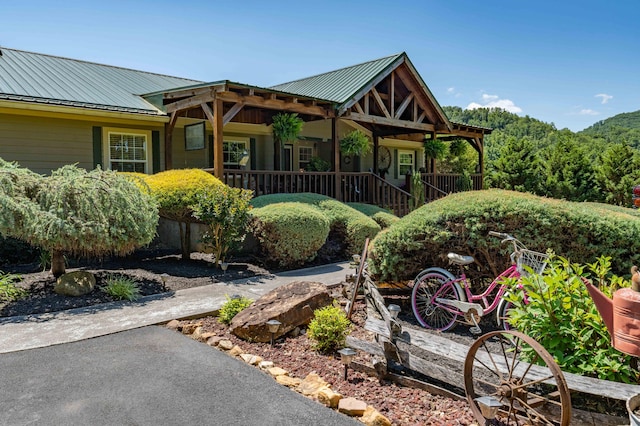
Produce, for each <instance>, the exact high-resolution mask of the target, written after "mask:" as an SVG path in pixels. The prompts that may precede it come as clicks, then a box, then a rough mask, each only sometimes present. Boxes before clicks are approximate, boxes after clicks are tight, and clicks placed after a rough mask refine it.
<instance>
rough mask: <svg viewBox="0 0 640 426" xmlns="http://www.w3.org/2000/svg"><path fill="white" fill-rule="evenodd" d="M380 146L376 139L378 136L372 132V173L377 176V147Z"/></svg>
mask: <svg viewBox="0 0 640 426" xmlns="http://www.w3.org/2000/svg"><path fill="white" fill-rule="evenodd" d="M379 145H380V141H379V139H378V134H377V133H376V132H375V131H374V132H373V173H374V174H376V175H377V174H378V147H379Z"/></svg>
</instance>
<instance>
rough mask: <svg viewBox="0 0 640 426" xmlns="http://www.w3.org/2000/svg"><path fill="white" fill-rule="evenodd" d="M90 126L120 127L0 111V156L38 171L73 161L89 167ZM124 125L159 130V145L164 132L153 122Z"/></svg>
mask: <svg viewBox="0 0 640 426" xmlns="http://www.w3.org/2000/svg"><path fill="white" fill-rule="evenodd" d="M93 126H100V127H122V125H114V124H110V123H108V122H106V121H99V122H98V121H96V122H95V123H94V122H90V121H82V120H65V119H59V118H46V117H33V116H22V115H13V114H0V157H1V158H3V159H4V160H7V161H17V162H18V163H19V164H20V165H21V166H23V167H27V168H29V169H31V170H33V171H34V172H36V173H41V174H49V173H51V170H54V169H57V168H60V167H62V166H63V165H65V164H76V163H77V164H78V166H79V167H82V168H85V169H92V168H93V131H92V128H93ZM126 127H127V128H138V129H145V130H160V131H161V136H160V141H161V143H160V145H161V148H162V145H163V143H162V141H163V140H164V139H163V134H164V132H163V131H162V127H159V126H158V125H157V124H155V125H150V126H144V125H127V126H126ZM149 142H151V141H149ZM161 163H163V162H161Z"/></svg>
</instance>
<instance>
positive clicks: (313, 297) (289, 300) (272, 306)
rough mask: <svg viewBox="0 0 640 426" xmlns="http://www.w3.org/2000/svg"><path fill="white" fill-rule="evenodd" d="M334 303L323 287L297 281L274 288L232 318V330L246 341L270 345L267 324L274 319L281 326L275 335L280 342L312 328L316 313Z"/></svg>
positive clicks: (320, 284)
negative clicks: (300, 329) (308, 326)
mask: <svg viewBox="0 0 640 426" xmlns="http://www.w3.org/2000/svg"><path fill="white" fill-rule="evenodd" d="M331 302H332V299H331V296H330V295H329V292H328V291H327V287H326V286H325V285H324V284H322V283H317V282H311V281H295V282H292V283H289V284H286V285H283V286H281V287H278V288H275V289H274V290H272V291H270V292H269V293H267V294H265V295H264V296H262V297H261V298H260V299H258V300H256V301H255V302H254V303H253V304H252V305H251V306H249V307H248V308H247V309H244V310H243V311H241V312H240V313H239V314H237V315H236V316H235V317H233V320H232V321H231V324H230V330H231V332H232V333H233V334H235V335H236V336H238V337H240V338H242V339H245V340H252V341H255V342H268V341H269V340H270V339H271V333H269V328H268V327H267V325H266V322H267V321H269V320H272V319H275V320H278V321H280V322H281V323H282V325H280V328H279V329H278V332H277V333H275V334H274V338H276V339H277V338H278V337H280V336H283V335H285V334H287V333H288V332H290V331H291V330H293V329H295V328H296V327H299V326H301V325H306V324H309V322H310V321H311V320H312V319H313V311H315V310H316V309H319V308H322V307H324V306H327V305H330V304H331Z"/></svg>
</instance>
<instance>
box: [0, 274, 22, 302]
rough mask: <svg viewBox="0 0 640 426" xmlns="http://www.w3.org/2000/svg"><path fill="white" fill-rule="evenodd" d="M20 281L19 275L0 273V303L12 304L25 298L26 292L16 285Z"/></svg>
mask: <svg viewBox="0 0 640 426" xmlns="http://www.w3.org/2000/svg"><path fill="white" fill-rule="evenodd" d="M20 280H21V278H20V276H19V275H16V274H9V273H6V274H5V273H4V272H2V271H0V302H2V303H5V302H13V301H15V300H19V299H22V298H24V297H26V296H27V294H28V292H27V290H25V289H23V288H21V287H18V286H17V285H16V283H18V282H20Z"/></svg>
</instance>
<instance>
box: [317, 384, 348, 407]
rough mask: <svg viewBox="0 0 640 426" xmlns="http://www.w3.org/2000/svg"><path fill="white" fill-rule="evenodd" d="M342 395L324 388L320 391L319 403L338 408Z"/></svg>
mask: <svg viewBox="0 0 640 426" xmlns="http://www.w3.org/2000/svg"><path fill="white" fill-rule="evenodd" d="M341 399H342V395H340V394H339V393H337V392H334V391H333V389H331V388H327V387H324V388H322V389H320V390H319V391H318V401H320V402H321V403H322V404H324V405H326V406H327V407H330V408H338V403H339V402H340V400H341Z"/></svg>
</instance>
